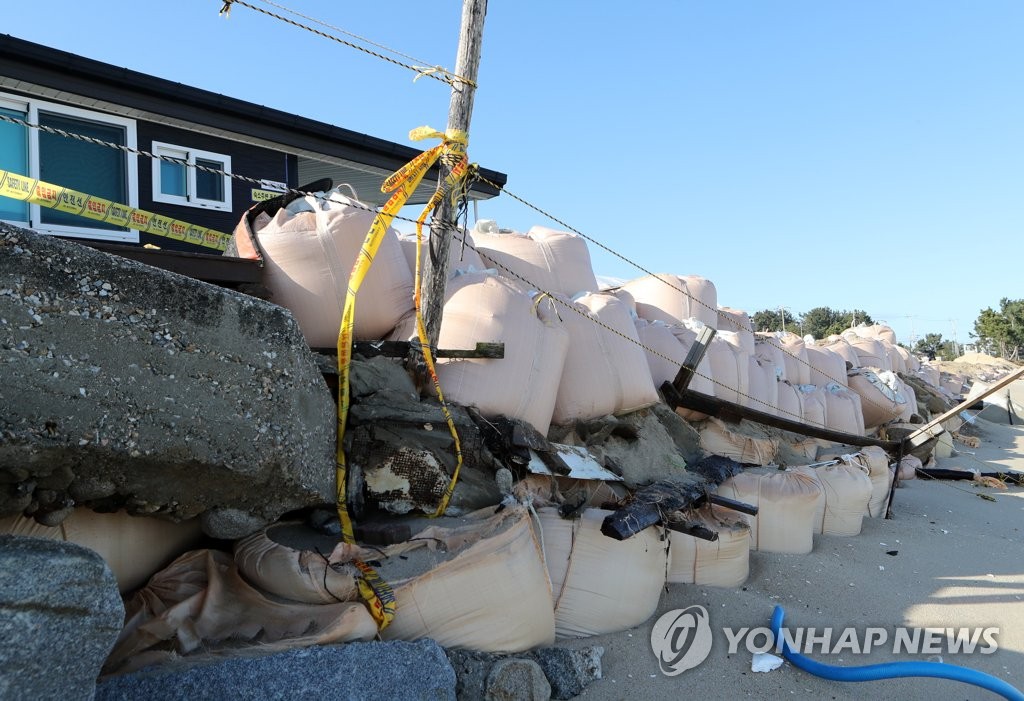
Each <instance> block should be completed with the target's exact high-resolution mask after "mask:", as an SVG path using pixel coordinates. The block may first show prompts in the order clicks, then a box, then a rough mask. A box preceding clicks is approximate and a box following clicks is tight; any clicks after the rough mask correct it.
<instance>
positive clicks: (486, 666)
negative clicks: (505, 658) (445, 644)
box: [445, 649, 501, 701]
mask: <svg viewBox="0 0 1024 701" xmlns="http://www.w3.org/2000/svg"><path fill="white" fill-rule="evenodd" d="M445 652H446V653H447V655H448V661H449V662H450V663H451V665H452V668H453V669H454V670H455V679H456V682H455V695H456V697H458V699H459V701H477V699H482V698H483V697H484V693H485V692H486V690H487V676H488V675H489V674H490V673H491V667H493V666H494V663H495V662H496V661H497V660H499V659H501V656H499V655H495V654H492V653H489V652H477V651H475V650H454V649H452V650H445Z"/></svg>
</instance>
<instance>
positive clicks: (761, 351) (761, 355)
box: [754, 333, 788, 380]
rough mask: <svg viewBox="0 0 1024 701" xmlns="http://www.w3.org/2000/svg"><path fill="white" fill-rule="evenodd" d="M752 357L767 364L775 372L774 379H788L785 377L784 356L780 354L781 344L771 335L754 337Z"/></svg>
mask: <svg viewBox="0 0 1024 701" xmlns="http://www.w3.org/2000/svg"><path fill="white" fill-rule="evenodd" d="M754 355H756V356H757V358H758V359H759V360H762V361H765V362H767V363H768V364H769V365H771V366H772V368H773V369H774V370H775V377H777V378H778V379H780V380H786V379H788V376H787V375H786V354H785V353H783V352H782V344H781V343H780V342H779V340H778V339H777V338H775V336H774V335H772V334H765V333H758V334H755V336H754Z"/></svg>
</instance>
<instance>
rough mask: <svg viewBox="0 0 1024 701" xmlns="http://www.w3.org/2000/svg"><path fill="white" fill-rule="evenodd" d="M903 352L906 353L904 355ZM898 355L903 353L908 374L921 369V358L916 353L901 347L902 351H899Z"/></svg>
mask: <svg viewBox="0 0 1024 701" xmlns="http://www.w3.org/2000/svg"><path fill="white" fill-rule="evenodd" d="M897 347H899V346H897ZM904 353H905V354H906V355H904ZM900 355H904V359H905V360H906V361H907V371H908V372H909V373H910V374H914V373H916V372H917V371H918V370H920V369H921V359H920V358H918V357H917V356H916V355H914V354H913V353H911V352H910V351H908V350H906V349H903V353H900Z"/></svg>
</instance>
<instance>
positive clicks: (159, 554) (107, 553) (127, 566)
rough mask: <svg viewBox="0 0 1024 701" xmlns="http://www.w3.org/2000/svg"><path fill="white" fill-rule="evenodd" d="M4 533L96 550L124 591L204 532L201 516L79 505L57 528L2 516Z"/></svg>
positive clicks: (139, 581)
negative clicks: (177, 519)
mask: <svg viewBox="0 0 1024 701" xmlns="http://www.w3.org/2000/svg"><path fill="white" fill-rule="evenodd" d="M0 533H2V534H10V535H23V536H29V537H32V538H47V539H49V540H63V541H67V542H69V543H75V544H77V545H81V546H84V547H86V548H89V549H90V550H94V551H95V552H97V553H99V555H100V557H102V558H103V559H104V560H106V562H107V564H108V565H109V566H110V569H111V571H113V573H114V576H115V577H116V578H117V586H118V589H120V590H121V593H122V594H125V593H127V592H130V591H132V590H133V589H137V588H138V587H140V586H142V585H143V584H145V583H146V581H147V580H148V579H149V578H150V577H151V576H153V574H154V573H155V572H157V571H158V570H159V569H160V568H161V567H164V566H165V565H167V564H168V563H170V562H171V561H172V560H174V558H176V557H178V556H179V555H181V554H182V553H183V552H185V551H186V550H189V549H190V548H192V547H193V546H194V545H195V544H196V543H198V542H199V540H200V539H201V538H202V535H203V534H202V529H201V528H200V525H199V519H191V520H188V521H184V522H182V523H172V522H170V521H164V520H163V519H159V518H149V517H146V516H130V515H129V514H128V513H126V512H124V511H118V512H116V513H113V514H101V513H97V512H95V511H93V510H92V509H89V508H85V507H79V508H76V509H75V510H74V511H73V512H72V513H71V515H70V516H68V517H67V518H66V519H64V521H63V522H62V523H61V524H60V525H59V526H56V527H53V528H51V527H49V526H42V525H40V524H38V523H36V521H35V519H31V518H25V517H24V516H22V515H20V514H19V515H16V516H7V517H4V518H2V519H0Z"/></svg>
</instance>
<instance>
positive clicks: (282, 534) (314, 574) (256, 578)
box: [235, 521, 377, 604]
mask: <svg viewBox="0 0 1024 701" xmlns="http://www.w3.org/2000/svg"><path fill="white" fill-rule="evenodd" d="M337 544H338V539H337V537H335V536H326V535H321V534H318V533H316V532H315V531H313V530H312V529H311V528H309V527H308V526H306V525H305V524H303V523H302V522H300V521H284V522H280V523H276V524H274V525H272V526H269V527H267V528H265V529H264V530H262V531H259V532H258V533H254V534H253V535H251V536H249V537H248V538H243V539H242V540H240V541H238V542H236V543H235V564H236V565H238V569H239V571H241V573H242V575H243V576H244V577H245V578H246V580H248V581H249V582H250V583H252V584H254V585H256V586H257V587H258V588H260V589H261V590H263V591H266V592H270V593H271V594H274V595H275V596H279V597H281V598H283V599H288V600H289V601H301V602H303V603H307V604H333V603H335V602H338V601H355V600H357V599H358V597H359V591H358V588H357V586H356V581H357V579H358V578H359V577H360V576H361V575H360V573H359V570H357V569H356V567H355V565H353V564H351V563H329V562H328V558H327V555H328V554H329V553H331V551H333V550H334V548H335V546H336V545H337ZM372 556H373V557H376V556H377V555H376V553H374V554H373V555H372Z"/></svg>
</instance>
